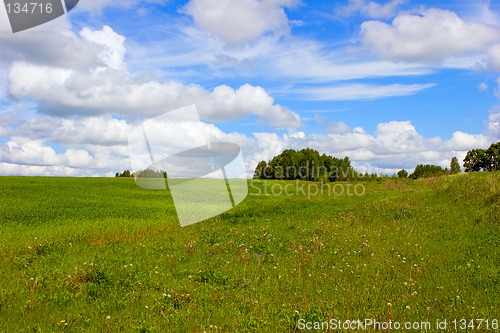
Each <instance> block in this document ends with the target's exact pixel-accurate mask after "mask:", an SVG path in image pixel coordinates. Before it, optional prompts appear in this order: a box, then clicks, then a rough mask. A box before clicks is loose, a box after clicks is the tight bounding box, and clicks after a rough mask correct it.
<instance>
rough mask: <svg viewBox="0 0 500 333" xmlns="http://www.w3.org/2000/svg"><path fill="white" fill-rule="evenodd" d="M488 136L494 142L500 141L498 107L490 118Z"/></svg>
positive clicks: (499, 111)
mask: <svg viewBox="0 0 500 333" xmlns="http://www.w3.org/2000/svg"><path fill="white" fill-rule="evenodd" d="M488 136H489V137H490V139H491V141H492V142H498V141H500V107H498V106H497V107H496V108H494V109H493V110H492V112H491V114H490V115H489V116H488Z"/></svg>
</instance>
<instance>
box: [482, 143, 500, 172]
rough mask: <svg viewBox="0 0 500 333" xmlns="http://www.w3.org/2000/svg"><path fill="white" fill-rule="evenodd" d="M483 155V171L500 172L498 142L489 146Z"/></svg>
mask: <svg viewBox="0 0 500 333" xmlns="http://www.w3.org/2000/svg"><path fill="white" fill-rule="evenodd" d="M485 155H486V158H485V163H484V169H485V170H486V171H500V142H497V143H493V144H491V146H490V147H489V148H488V149H487V150H486V152H485Z"/></svg>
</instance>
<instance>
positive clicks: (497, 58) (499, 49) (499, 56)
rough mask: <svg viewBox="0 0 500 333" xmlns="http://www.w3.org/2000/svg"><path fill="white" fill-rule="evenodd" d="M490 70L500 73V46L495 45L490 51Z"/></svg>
mask: <svg viewBox="0 0 500 333" xmlns="http://www.w3.org/2000/svg"><path fill="white" fill-rule="evenodd" d="M488 68H489V69H491V70H493V71H500V44H496V45H493V46H492V47H491V48H490V49H489V50H488Z"/></svg>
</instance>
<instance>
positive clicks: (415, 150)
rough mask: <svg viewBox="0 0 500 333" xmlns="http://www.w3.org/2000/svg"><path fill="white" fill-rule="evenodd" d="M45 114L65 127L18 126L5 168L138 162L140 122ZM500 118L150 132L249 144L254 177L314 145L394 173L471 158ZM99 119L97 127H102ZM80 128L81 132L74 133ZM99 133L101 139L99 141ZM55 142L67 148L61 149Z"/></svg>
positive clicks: (81, 168) (24, 170) (96, 169)
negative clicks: (135, 148)
mask: <svg viewBox="0 0 500 333" xmlns="http://www.w3.org/2000/svg"><path fill="white" fill-rule="evenodd" d="M41 118H42V119H38V120H40V123H42V125H41V126H40V128H39V130H40V131H41V132H42V133H45V132H44V128H45V129H48V128H50V127H51V125H50V124H52V125H53V127H52V128H56V129H57V130H55V131H54V132H52V133H46V134H42V135H40V136H43V137H44V138H43V139H41V138H38V137H37V135H36V133H37V131H34V130H33V128H32V127H31V126H28V125H27V126H23V125H21V126H19V127H18V128H16V135H17V136H16V137H13V138H11V139H10V140H8V141H7V142H4V143H1V144H0V173H1V174H26V175H27V174H32V175H72V176H74V175H78V176H89V175H108V174H110V172H111V174H114V172H117V171H120V170H124V169H130V167H131V165H130V161H129V156H128V142H127V137H128V134H129V133H130V131H131V129H133V128H134V127H135V126H136V125H137V124H133V123H130V122H125V121H123V120H117V119H113V118H106V117H101V118H92V119H73V120H71V121H69V120H67V119H59V118H55V117H46V116H41ZM34 121H36V120H34ZM61 124H66V125H61ZM499 124H500V116H499V113H497V112H494V111H492V113H491V114H490V117H489V119H488V126H487V133H486V134H475V135H473V134H469V133H464V132H455V133H454V134H453V135H452V137H451V138H449V139H447V140H444V139H442V138H440V137H434V138H425V137H423V136H422V135H421V134H420V133H418V131H417V129H416V128H415V126H414V125H413V124H412V123H411V122H410V121H390V122H386V123H380V124H378V125H377V127H376V130H375V132H374V133H373V134H372V133H369V132H367V131H366V130H364V129H363V128H360V127H356V128H353V129H350V128H349V126H347V125H346V124H344V123H335V122H332V125H335V126H336V127H337V130H333V131H330V132H328V133H326V134H305V133H304V132H291V133H287V134H278V133H269V132H256V133H253V134H252V135H244V134H241V133H225V132H223V131H221V130H220V129H219V128H218V127H216V126H215V125H213V124H206V123H203V122H199V123H197V124H192V123H183V122H176V123H171V124H168V123H162V124H159V126H157V127H155V128H151V130H152V131H153V132H154V133H150V134H151V135H152V137H154V136H161V138H162V142H168V143H169V145H170V146H171V147H169V148H170V149H173V150H174V151H175V150H176V149H181V148H185V142H179V140H178V137H176V136H175V133H178V132H179V131H184V132H186V135H191V134H192V135H195V136H199V135H200V133H203V134H204V135H206V138H207V139H208V140H209V141H229V142H234V143H237V144H238V145H240V147H241V148H242V152H243V156H244V158H245V166H246V169H247V172H248V176H251V174H252V173H253V171H254V168H255V166H256V165H257V163H258V162H259V161H262V160H265V161H268V160H269V159H271V158H272V157H274V156H276V155H277V154H279V153H281V152H282V151H283V150H284V149H288V148H292V149H303V148H307V147H310V148H313V149H317V150H318V151H320V152H321V153H326V154H330V155H333V156H337V157H344V156H349V157H350V159H351V161H352V162H353V164H354V165H355V166H357V167H359V168H362V169H363V170H367V169H368V170H369V171H370V172H386V173H387V172H388V173H391V172H392V171H397V170H399V169H401V168H406V169H407V170H410V169H412V168H413V167H415V165H417V164H421V163H424V164H427V163H428V164H438V165H441V166H443V167H446V166H448V164H449V161H450V159H451V157H453V156H454V155H457V156H460V157H461V158H462V159H463V156H465V153H466V152H467V151H468V150H470V149H472V148H486V147H487V146H489V144H491V142H494V141H498V140H499V139H500V125H499ZM160 125H161V126H160ZM93 126H95V127H96V128H95V129H94V130H93V129H92V127H93ZM58 127H61V128H60V129H58ZM78 129H81V130H78ZM106 133H110V134H109V135H110V136H113V137H121V138H122V139H120V140H115V139H109V140H108V141H107V142H108V144H105V143H101V140H102V141H103V142H105V141H106V140H107V139H106V135H107V134H106ZM125 134H126V135H125ZM72 135H74V136H75V138H73V139H71V138H70V137H71V136H72ZM93 140H94V141H95V143H92V142H93ZM48 142H51V143H55V144H56V145H57V146H58V147H62V148H59V149H58V150H57V151H56V150H55V149H54V148H53V147H52V146H51V145H49V144H48ZM176 147H178V148H176Z"/></svg>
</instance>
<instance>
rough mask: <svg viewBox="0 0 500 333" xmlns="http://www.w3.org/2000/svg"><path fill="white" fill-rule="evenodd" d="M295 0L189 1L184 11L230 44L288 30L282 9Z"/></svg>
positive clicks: (289, 6)
mask: <svg viewBox="0 0 500 333" xmlns="http://www.w3.org/2000/svg"><path fill="white" fill-rule="evenodd" d="M298 2H299V1H298V0H244V1H237V0H190V1H189V3H188V4H187V5H186V6H185V7H184V8H183V11H184V12H185V13H187V14H189V15H191V16H192V17H193V19H194V22H195V23H196V25H197V26H198V27H200V28H201V29H203V30H205V31H208V32H210V33H213V34H215V35H217V36H219V37H221V38H222V39H223V40H224V41H226V42H227V43H229V44H239V43H242V42H246V41H250V40H253V39H255V38H257V37H259V36H261V35H262V34H264V33H266V32H273V33H274V34H275V35H276V36H281V35H284V34H287V33H288V32H289V29H290V28H289V22H288V18H287V16H286V13H285V10H284V8H285V7H286V8H292V7H294V6H296V5H297V4H298Z"/></svg>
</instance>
